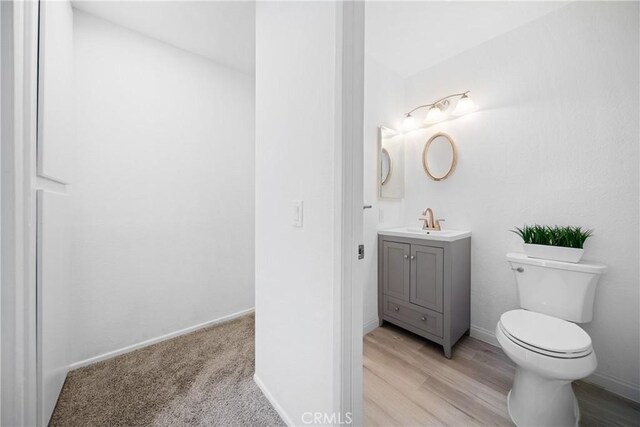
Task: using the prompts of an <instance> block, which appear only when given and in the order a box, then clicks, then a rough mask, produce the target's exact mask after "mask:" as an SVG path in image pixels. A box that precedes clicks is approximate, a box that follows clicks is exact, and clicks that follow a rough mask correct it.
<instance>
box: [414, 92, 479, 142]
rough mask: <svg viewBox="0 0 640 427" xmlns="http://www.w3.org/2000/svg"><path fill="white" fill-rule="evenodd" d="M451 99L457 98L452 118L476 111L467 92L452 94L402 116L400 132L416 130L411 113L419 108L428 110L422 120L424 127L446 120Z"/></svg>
mask: <svg viewBox="0 0 640 427" xmlns="http://www.w3.org/2000/svg"><path fill="white" fill-rule="evenodd" d="M451 98H458V101H457V103H456V107H455V108H454V110H453V111H452V112H451V114H452V115H453V116H462V115H464V114H467V113H471V112H473V111H475V110H476V109H477V107H476V104H475V103H474V102H473V101H472V100H471V98H469V91H466V92H461V93H454V94H452V95H448V96H445V97H444V98H440V99H438V100H437V101H434V102H432V103H431V104H424V105H419V106H417V107H416V108H414V109H413V110H411V111H409V112H408V113H406V114H405V115H404V121H403V122H402V130H403V131H404V132H408V131H411V130H413V129H415V128H416V120H415V118H414V117H413V115H412V113H413V112H414V111H417V110H419V109H421V108H429V110H428V111H427V116H426V117H425V119H424V124H426V125H431V124H433V123H437V122H440V121H442V120H444V119H446V118H447V114H446V111H447V110H448V109H449V107H450V106H451V103H450V101H449V100H450V99H451Z"/></svg>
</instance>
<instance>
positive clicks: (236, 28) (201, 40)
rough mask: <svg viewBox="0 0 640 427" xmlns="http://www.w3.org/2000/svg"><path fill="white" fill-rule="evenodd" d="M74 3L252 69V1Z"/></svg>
mask: <svg viewBox="0 0 640 427" xmlns="http://www.w3.org/2000/svg"><path fill="white" fill-rule="evenodd" d="M72 4H73V7H74V8H76V9H80V10H82V11H84V12H87V13H90V14H92V15H95V16H97V17H100V18H103V19H106V20H107V21H111V22H113V23H114V24H118V25H121V26H123V27H126V28H129V29H131V30H134V31H137V32H139V33H142V34H144V35H146V36H149V37H152V38H154V39H157V40H160V41H163V42H165V43H169V44H171V45H173V46H176V47H179V48H181V49H184V50H187V51H189V52H193V53H196V54H198V55H201V56H204V57H206V58H209V59H211V60H213V61H215V62H218V63H220V64H222V65H225V66H227V67H231V68H233V69H236V70H239V71H242V72H245V73H249V74H253V73H254V69H255V3H254V2H251V1H153V0H146V1H118V0H115V1H87V0H84V1H82V0H76V1H73V2H72Z"/></svg>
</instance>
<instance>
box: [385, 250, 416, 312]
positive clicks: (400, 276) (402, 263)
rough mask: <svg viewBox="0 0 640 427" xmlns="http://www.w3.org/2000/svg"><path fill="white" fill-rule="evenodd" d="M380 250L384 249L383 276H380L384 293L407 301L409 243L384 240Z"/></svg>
mask: <svg viewBox="0 0 640 427" xmlns="http://www.w3.org/2000/svg"><path fill="white" fill-rule="evenodd" d="M382 250H383V251H384V257H383V260H384V261H383V262H384V267H383V271H384V276H383V277H382V289H383V290H384V294H385V295H389V296H390V297H394V298H398V299H401V300H406V301H409V290H410V282H409V280H410V272H409V268H410V266H411V264H410V263H409V257H410V256H411V245H409V244H408V243H396V242H384V244H383V245H382Z"/></svg>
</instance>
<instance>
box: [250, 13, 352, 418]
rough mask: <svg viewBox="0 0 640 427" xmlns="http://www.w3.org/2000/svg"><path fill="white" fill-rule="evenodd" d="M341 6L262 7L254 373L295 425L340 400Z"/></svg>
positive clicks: (259, 27) (259, 17) (258, 52)
mask: <svg viewBox="0 0 640 427" xmlns="http://www.w3.org/2000/svg"><path fill="white" fill-rule="evenodd" d="M337 8H338V5H337V4H335V3H333V2H314V3H308V2H305V3H295V2H259V3H258V4H257V9H256V64H257V65H256V270H255V271H256V373H255V375H256V381H257V382H258V384H259V385H260V386H261V387H262V389H263V391H264V392H265V394H266V395H267V396H268V397H269V398H270V400H271V401H272V403H273V404H274V406H275V407H276V408H277V409H278V411H279V412H280V414H281V415H282V417H283V418H284V419H285V421H286V422H287V423H288V424H295V425H302V424H303V423H304V420H303V419H302V416H303V414H304V413H305V412H322V413H329V414H331V413H332V412H333V411H334V410H336V407H337V395H336V393H335V391H336V390H335V388H334V386H335V374H336V369H337V366H336V359H335V356H336V351H337V350H336V346H335V339H336V337H335V335H334V329H335V327H336V326H337V325H336V324H335V322H334V318H335V316H336V313H335V312H334V311H333V307H334V303H335V301H334V300H335V298H334V295H335V290H334V288H335V286H336V284H337V283H338V282H337V281H336V276H335V275H334V272H335V267H336V260H335V257H336V247H337V244H338V243H339V237H340V236H339V234H337V233H336V225H337V224H336V223H335V215H336V212H337V211H336V209H337V208H339V206H337V205H336V203H339V200H340V194H341V193H340V192H339V191H338V188H337V187H338V186H339V183H338V182H336V173H337V170H336V164H339V163H337V161H336V159H337V158H338V157H337V153H336V150H337V147H336V145H337V144H336V141H337V130H338V129H337V128H336V104H337V102H339V99H337V98H336V95H335V94H336V84H337V81H336V65H337V64H336V42H337V40H336V29H337V27H336V19H337V13H338V10H337ZM296 199H299V200H303V201H304V223H303V227H302V228H294V227H292V217H293V208H292V201H293V200H296ZM338 277H339V276H338Z"/></svg>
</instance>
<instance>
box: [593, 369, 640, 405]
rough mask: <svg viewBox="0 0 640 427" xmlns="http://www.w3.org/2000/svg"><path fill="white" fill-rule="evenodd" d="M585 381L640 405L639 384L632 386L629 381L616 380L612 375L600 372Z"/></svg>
mask: <svg viewBox="0 0 640 427" xmlns="http://www.w3.org/2000/svg"><path fill="white" fill-rule="evenodd" d="M584 381H586V382H588V383H591V384H595V385H597V386H598V387H602V388H603V389H605V390H608V391H610V392H611V393H614V394H617V395H619V396H622V397H625V398H627V399H629V400H633V401H634V402H638V403H640V387H639V386H638V385H637V384H632V383H630V382H628V381H625V380H621V379H620V378H615V377H612V376H611V375H607V374H602V373H599V372H596V373H595V374H593V375H591V376H590V377H588V378H585V379H584Z"/></svg>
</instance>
